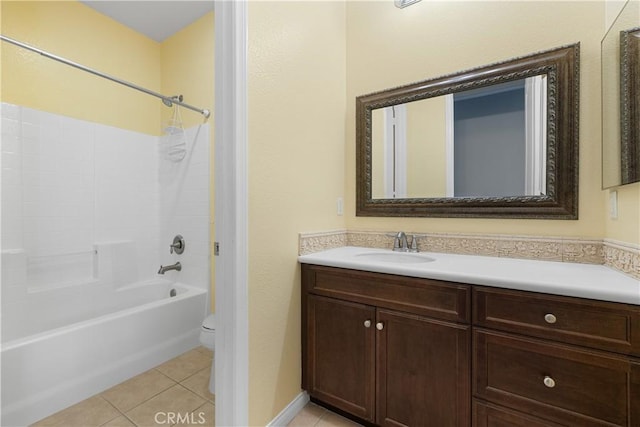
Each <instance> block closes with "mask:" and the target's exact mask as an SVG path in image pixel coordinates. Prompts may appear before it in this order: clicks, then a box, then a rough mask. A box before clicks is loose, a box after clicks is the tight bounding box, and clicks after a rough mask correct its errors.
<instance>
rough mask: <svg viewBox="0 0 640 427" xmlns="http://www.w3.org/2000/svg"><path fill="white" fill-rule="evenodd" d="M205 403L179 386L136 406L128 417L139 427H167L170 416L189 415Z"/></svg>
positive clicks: (129, 412)
mask: <svg viewBox="0 0 640 427" xmlns="http://www.w3.org/2000/svg"><path fill="white" fill-rule="evenodd" d="M205 402H206V401H205V400H204V399H203V398H201V397H200V396H198V395H197V394H195V393H193V392H191V391H189V390H187V389H186V388H184V387H182V386H181V385H179V384H177V385H175V386H173V387H171V388H170V389H168V390H165V391H163V392H162V393H160V394H158V395H157V396H155V397H153V398H151V399H149V400H147V401H146V402H144V403H142V404H141V405H139V406H136V407H135V408H133V409H132V410H130V411H128V412H127V413H126V415H127V417H128V418H130V419H131V420H132V421H133V422H134V423H135V424H137V425H138V426H142V427H147V426H167V425H168V423H167V416H168V415H169V414H189V413H191V412H193V411H194V410H196V409H197V408H199V407H200V406H202V405H203V404H204V403H205ZM183 416H184V415H183ZM169 425H170V424H169Z"/></svg>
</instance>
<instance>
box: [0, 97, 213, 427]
mask: <svg viewBox="0 0 640 427" xmlns="http://www.w3.org/2000/svg"><path fill="white" fill-rule="evenodd" d="M1 112H2V158H3V169H2V205H1V206H2V246H1V257H2V282H1V284H2V300H1V304H2V307H1V316H2V319H1V324H2V347H1V359H0V361H1V377H2V394H1V397H2V419H1V421H0V425H2V426H22V425H27V424H30V423H33V422H35V421H37V420H39V419H41V418H43V417H46V416H48V415H50V414H52V413H55V412H57V411H59V410H60V409H63V408H65V407H67V406H69V405H72V404H74V403H76V402H78V401H81V400H84V399H86V398H88V397H90V396H91V395H94V394H96V393H99V392H101V391H103V390H105V389H107V388H109V387H111V386H113V385H115V384H118V383H120V382H122V381H124V380H126V379H128V378H130V377H132V376H134V375H137V374H139V373H141V372H144V371H146V370H148V369H150V368H152V367H154V366H157V365H158V364H160V363H162V362H164V361H166V360H169V359H171V358H173V357H175V356H177V355H179V354H181V353H183V352H185V351H187V350H189V349H191V348H193V347H195V346H197V345H198V343H199V334H200V326H201V323H202V319H203V318H204V317H205V315H206V313H207V312H208V308H209V307H208V305H209V303H208V301H209V298H208V292H209V287H210V286H209V284H210V271H209V269H210V267H209V265H210V254H209V252H210V251H209V248H210V245H209V216H210V214H209V206H210V205H209V128H208V125H202V126H197V127H194V128H190V129H186V130H185V131H184V141H186V144H184V145H180V147H179V148H180V150H183V152H181V153H179V154H180V155H179V156H176V141H175V136H172V135H165V136H161V137H155V136H150V135H145V134H140V133H136V132H132V131H128V130H123V129H118V128H114V127H110V126H105V125H102V124H97V123H91V122H86V121H82V120H77V119H73V118H69V117H64V116H60V115H56V114H51V113H48V112H43V111H37V110H33V109H30V108H27V107H23V106H18V105H11V104H6V103H3V104H2V106H1ZM173 134H175V132H174V133H173ZM181 142H182V141H181ZM177 234H180V235H182V236H184V240H185V242H186V247H185V251H184V252H183V253H182V254H178V253H175V252H173V253H171V252H170V245H171V244H172V242H173V238H174V236H175V235H177ZM176 262H180V263H181V266H182V270H181V271H167V272H166V273H165V274H163V275H159V274H157V273H158V267H159V266H160V265H164V266H167V265H172V264H175V263H176Z"/></svg>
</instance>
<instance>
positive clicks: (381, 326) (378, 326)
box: [376, 322, 384, 331]
mask: <svg viewBox="0 0 640 427" xmlns="http://www.w3.org/2000/svg"><path fill="white" fill-rule="evenodd" d="M376 329H377V330H379V331H381V330H383V329H384V324H383V323H382V322H378V323H376Z"/></svg>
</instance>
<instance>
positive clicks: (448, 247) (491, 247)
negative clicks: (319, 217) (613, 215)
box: [298, 230, 640, 279]
mask: <svg viewBox="0 0 640 427" xmlns="http://www.w3.org/2000/svg"><path fill="white" fill-rule="evenodd" d="M412 234H413V233H407V235H408V236H411V235H412ZM415 236H416V238H417V239H418V248H419V250H420V251H421V252H440V253H452V254H464V255H482V256H493V257H505V258H523V259H535V260H544V261H561V262H577V263H585V264H605V265H607V266H609V267H611V268H615V269H616V270H619V271H621V272H623V273H626V274H628V275H630V276H633V277H637V278H639V279H640V248H638V247H636V246H634V245H629V244H625V243H621V242H617V241H613V240H609V239H605V240H598V239H577V238H565V237H532V236H507V235H482V234H477V235H475V234H474V235H470V234H435V233H434V234H424V233H415ZM394 237H395V233H394V232H379V231H348V230H337V231H333V232H323V233H300V235H299V248H298V253H299V255H305V254H309V253H314V252H318V251H321V250H326V249H331V248H336V247H340V246H361V247H368V248H382V249H391V248H392V247H393V239H394Z"/></svg>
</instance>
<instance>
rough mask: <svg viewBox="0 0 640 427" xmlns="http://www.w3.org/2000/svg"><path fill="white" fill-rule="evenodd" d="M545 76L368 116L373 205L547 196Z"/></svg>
mask: <svg viewBox="0 0 640 427" xmlns="http://www.w3.org/2000/svg"><path fill="white" fill-rule="evenodd" d="M546 80H547V78H546V75H537V76H532V77H527V78H525V79H517V80H514V81H510V82H506V83H501V84H495V85H492V86H487V87H483V88H478V89H471V90H465V91H461V92H456V93H450V94H447V95H442V96H436V97H433V98H427V99H421V100H418V101H413V102H407V103H402V104H397V105H392V106H389V107H384V108H378V109H374V110H373V111H372V112H371V114H372V116H371V119H372V124H371V144H372V148H371V164H372V171H371V173H372V176H371V179H372V182H371V184H372V190H371V191H372V196H373V198H374V199H397V198H431V197H498V196H500V197H501V196H538V195H544V194H546V152H547V142H546V105H547V102H546V96H547V85H546Z"/></svg>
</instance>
